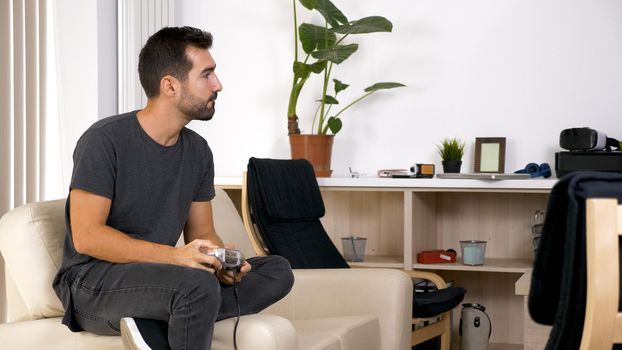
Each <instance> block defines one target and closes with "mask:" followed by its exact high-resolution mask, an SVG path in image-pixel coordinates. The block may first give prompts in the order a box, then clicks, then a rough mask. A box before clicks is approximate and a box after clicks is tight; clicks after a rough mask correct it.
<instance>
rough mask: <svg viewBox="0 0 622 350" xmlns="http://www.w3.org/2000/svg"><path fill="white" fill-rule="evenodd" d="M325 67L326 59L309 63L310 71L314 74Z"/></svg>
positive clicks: (320, 71)
mask: <svg viewBox="0 0 622 350" xmlns="http://www.w3.org/2000/svg"><path fill="white" fill-rule="evenodd" d="M324 69H326V61H317V62H315V63H313V64H312V65H311V71H312V72H313V73H315V74H318V73H322V72H323V71H324Z"/></svg>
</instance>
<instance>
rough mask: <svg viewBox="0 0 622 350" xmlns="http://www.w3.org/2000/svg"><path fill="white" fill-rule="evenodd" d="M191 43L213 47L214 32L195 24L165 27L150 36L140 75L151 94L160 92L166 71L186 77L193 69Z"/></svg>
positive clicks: (197, 45) (140, 67)
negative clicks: (189, 56)
mask: <svg viewBox="0 0 622 350" xmlns="http://www.w3.org/2000/svg"><path fill="white" fill-rule="evenodd" d="M188 46H194V47H197V48H200V49H209V48H210V47H211V46H212V34H210V33H208V32H206V31H203V30H201V29H197V28H193V27H165V28H162V29H160V30H159V31H158V32H156V33H155V34H153V35H152V36H151V37H150V38H149V39H148V40H147V43H146V44H145V46H144V47H143V48H142V50H140V55H139V56H138V77H139V78H140V84H141V85H142V86H143V89H144V90H145V94H146V95H147V97H148V98H152V97H157V96H158V95H159V94H160V79H162V77H163V76H165V75H171V76H173V77H175V78H177V79H178V80H179V81H182V82H183V81H185V80H186V78H187V77H188V71H190V69H192V62H191V61H190V59H189V58H188V56H187V55H186V48H187V47H188Z"/></svg>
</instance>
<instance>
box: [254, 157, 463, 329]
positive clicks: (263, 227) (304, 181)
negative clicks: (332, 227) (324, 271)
mask: <svg viewBox="0 0 622 350" xmlns="http://www.w3.org/2000/svg"><path fill="white" fill-rule="evenodd" d="M247 176H248V178H247V181H248V184H247V185H248V201H249V204H250V207H251V208H250V209H251V219H252V220H253V222H254V223H255V224H256V225H257V227H258V228H259V233H260V235H261V238H262V239H263V241H264V244H265V245H266V247H267V248H268V250H269V253H270V254H276V255H281V256H283V257H284V258H286V259H287V260H289V263H290V265H291V266H292V268H293V269H317V268H349V267H350V266H349V265H348V263H347V262H346V261H345V260H344V258H343V256H342V255H341V253H340V252H339V250H337V248H336V247H335V245H334V244H333V242H332V241H331V239H330V237H329V236H328V234H327V233H326V231H325V230H324V227H323V226H322V223H321V222H320V218H321V217H322V216H324V212H325V209H324V202H323V200H322V194H321V193H320V187H319V185H318V183H317V179H316V177H315V173H314V171H313V167H312V165H311V163H309V162H308V161H307V160H304V159H296V160H289V159H259V158H250V160H249V162H248V175H247ZM465 293H466V290H465V289H464V288H461V287H449V288H446V289H441V290H435V291H432V292H427V293H418V294H414V295H413V317H422V318H425V317H433V316H435V315H438V314H441V313H443V312H446V311H449V310H451V309H453V308H454V307H455V306H457V305H458V304H460V303H461V302H462V300H463V299H464V294H465Z"/></svg>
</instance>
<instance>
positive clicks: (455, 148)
mask: <svg viewBox="0 0 622 350" xmlns="http://www.w3.org/2000/svg"><path fill="white" fill-rule="evenodd" d="M465 147H466V146H465V144H464V142H462V141H461V140H460V139H458V138H455V137H454V138H445V139H443V140H441V143H440V144H439V145H436V148H437V150H438V153H439V154H440V156H441V160H442V164H443V172H445V173H459V172H460V167H461V166H462V156H464V148H465Z"/></svg>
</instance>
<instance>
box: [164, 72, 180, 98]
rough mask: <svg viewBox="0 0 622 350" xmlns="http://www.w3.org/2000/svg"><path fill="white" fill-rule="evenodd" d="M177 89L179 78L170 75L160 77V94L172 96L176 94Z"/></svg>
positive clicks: (178, 87)
mask: <svg viewBox="0 0 622 350" xmlns="http://www.w3.org/2000/svg"><path fill="white" fill-rule="evenodd" d="M179 89H180V86H179V80H177V79H175V77H173V76H172V75H165V76H163V77H162V79H160V94H163V95H166V96H171V97H172V96H175V95H176V94H177V92H178V91H179Z"/></svg>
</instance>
